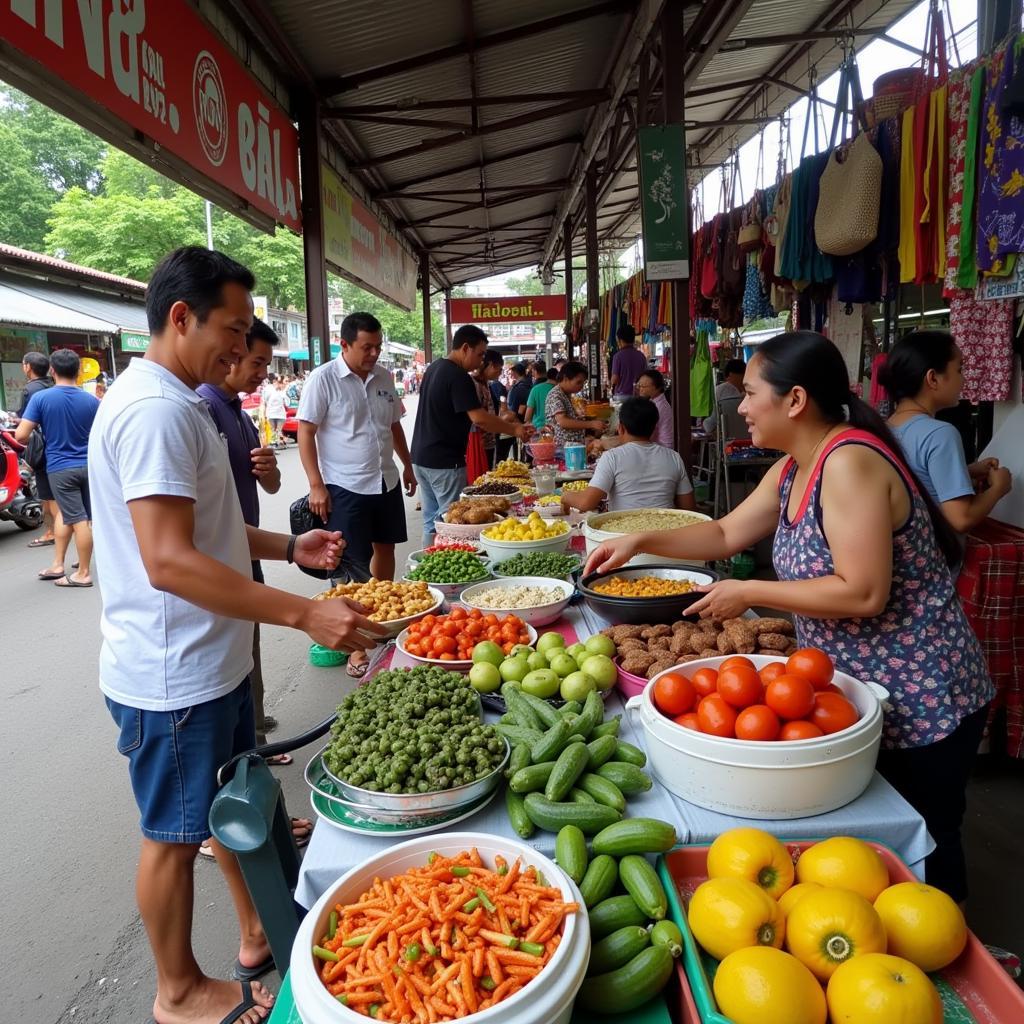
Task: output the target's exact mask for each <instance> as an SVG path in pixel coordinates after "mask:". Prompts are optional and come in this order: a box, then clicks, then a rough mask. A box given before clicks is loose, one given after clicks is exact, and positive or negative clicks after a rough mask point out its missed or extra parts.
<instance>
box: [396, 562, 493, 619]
mask: <svg viewBox="0 0 1024 1024" xmlns="http://www.w3.org/2000/svg"><path fill="white" fill-rule="evenodd" d="M483 562H484V565H485V567H486V566H487V565H488V563H489V562H490V559H487V558H485V559H483ZM414 568H415V566H411V567H410V568H409V570H408V571H409V572H412V571H413V569H414ZM490 578H491V571H490V569H489V568H485V571H484V572H483V573H481V574H480V576H478V577H477V578H476V579H473V580H464V581H463V582H462V583H428V587H429V588H430V590H436V591H437V592H438V593H439V594H440V595H441V599H442V601H457V600H458V599H459V595H461V593H462V592H463V591H464V590H465V589H466V587H471V586H473V584H474V583H482V582H483V581H484V580H489V579H490ZM402 582H404V583H415V582H417V581H416V580H410V579H409V577H408V576H403V577H402ZM438 607H440V606H438ZM431 611H437V608H432V609H431ZM429 614H430V612H424V613H423V615H429ZM423 615H420V616H417V618H420V619H421V618H423ZM415 621H416V619H411V620H410V621H409V622H407V623H406V624H405V626H411V625H412V623H413V622H415ZM405 626H402V628H401V629H399V630H397V631H396V632H394V633H391V634H389V635H390V636H398V634H399V633H401V631H402V629H405Z"/></svg>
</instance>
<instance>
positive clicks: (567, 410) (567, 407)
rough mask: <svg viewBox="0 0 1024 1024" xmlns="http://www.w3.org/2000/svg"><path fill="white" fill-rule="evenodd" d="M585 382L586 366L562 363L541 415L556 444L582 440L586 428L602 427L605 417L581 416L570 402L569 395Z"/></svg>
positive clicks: (561, 445) (579, 389)
mask: <svg viewBox="0 0 1024 1024" xmlns="http://www.w3.org/2000/svg"><path fill="white" fill-rule="evenodd" d="M586 384H587V368H586V367H585V366H584V365H583V364H582V363H577V362H575V361H574V360H570V361H569V362H567V363H565V364H563V366H562V369H561V370H559V372H558V382H557V383H556V384H555V386H554V387H553V388H552V389H551V390H550V391H549V392H548V397H547V399H546V400H545V402H544V419H545V422H546V423H547V425H548V426H549V427H553V428H554V431H555V444H556V445H557V446H558V447H559V448H564V447H565V446H566V445H567V444H584V443H585V441H586V437H587V431H588V430H600V431H602V432H603V431H604V429H605V423H604V420H581V419H578V418H577V413H576V410H575V409H574V408H573V406H572V396H573V395H578V394H579V393H580V392H581V391H582V390H583V389H584V388H585V387H586Z"/></svg>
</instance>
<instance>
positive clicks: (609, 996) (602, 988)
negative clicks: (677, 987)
mask: <svg viewBox="0 0 1024 1024" xmlns="http://www.w3.org/2000/svg"><path fill="white" fill-rule="evenodd" d="M674 963H675V961H674V960H673V959H672V954H671V953H670V952H669V951H668V950H667V949H666V948H665V947H664V946H648V947H647V948H646V949H643V950H641V951H640V952H639V953H637V955H636V956H635V957H633V959H632V960H630V961H629V963H628V964H626V965H625V966H623V967H620V968H618V970H615V971H609V972H608V973H607V974H598V975H596V976H595V977H593V978H586V979H585V980H584V982H583V985H582V987H581V988H580V991H579V995H578V1002H579V1005H581V1006H582V1007H583V1008H584V1009H586V1010H592V1011H595V1012H600V1013H629V1011H630V1010H635V1009H636V1008H637V1007H638V1006H643V1004H644V1003H646V1002H647V1001H648V1000H649V999H653V998H654V996H656V995H657V994H658V993H659V992H660V991H661V990H662V989H663V988H664V987H665V985H666V983H667V982H668V979H669V978H670V977H671V975H672V968H673V966H674Z"/></svg>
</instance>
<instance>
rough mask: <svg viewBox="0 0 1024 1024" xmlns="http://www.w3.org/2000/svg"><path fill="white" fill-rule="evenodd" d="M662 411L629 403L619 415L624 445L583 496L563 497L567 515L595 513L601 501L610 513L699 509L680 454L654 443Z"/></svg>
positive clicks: (606, 459)
mask: <svg viewBox="0 0 1024 1024" xmlns="http://www.w3.org/2000/svg"><path fill="white" fill-rule="evenodd" d="M657 427H658V410H657V408H656V407H655V405H654V403H653V402H651V401H648V399H646V398H627V399H626V400H625V401H624V402H623V403H622V407H621V408H620V409H619V426H618V440H619V442H620V443H619V444H618V445H617V446H616V447H614V448H612V449H611V450H609V451H606V452H605V453H604V454H603V455H602V456H601V457H600V458H599V459H598V460H597V465H596V466H595V467H594V475H593V477H592V479H591V481H590V483H589V485H588V486H587V487H586V489H584V490H582V491H573V492H568V491H566V492H563V494H562V508H563V509H564V510H565V511H566V512H568V511H569V510H570V509H576V510H578V511H580V512H593V511H594V509H596V508H597V507H598V505H600V504H601V502H602V501H607V502H608V510H609V511H610V512H618V511H621V510H622V509H630V508H681V509H690V510H692V509H694V508H696V504H695V502H694V497H693V484H692V483H691V482H690V476H689V474H688V473H687V472H686V466H685V464H684V463H683V460H682V459H681V458H680V457H679V454H678V453H677V452H675V451H673V450H672V449H671V448H666V447H665V446H664V445H660V444H658V443H657V442H655V440H654V432H655V430H657Z"/></svg>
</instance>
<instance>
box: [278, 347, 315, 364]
mask: <svg viewBox="0 0 1024 1024" xmlns="http://www.w3.org/2000/svg"><path fill="white" fill-rule="evenodd" d="M274 358H275V359H294V360H295V361H296V362H301V361H302V360H303V359H309V353H308V352H307V351H306V350H305V349H295V350H294V351H293V350H292V349H289V348H275V349H274Z"/></svg>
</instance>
